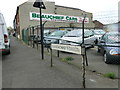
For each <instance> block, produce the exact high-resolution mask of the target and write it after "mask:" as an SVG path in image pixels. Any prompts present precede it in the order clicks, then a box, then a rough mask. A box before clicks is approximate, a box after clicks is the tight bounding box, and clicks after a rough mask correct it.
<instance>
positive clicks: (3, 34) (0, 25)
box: [0, 13, 10, 54]
mask: <svg viewBox="0 0 120 90" xmlns="http://www.w3.org/2000/svg"><path fill="white" fill-rule="evenodd" d="M0 52H2V54H10V39H9V35H8V31H7V26H6V23H5V20H4V17H3V14H2V13H0Z"/></svg>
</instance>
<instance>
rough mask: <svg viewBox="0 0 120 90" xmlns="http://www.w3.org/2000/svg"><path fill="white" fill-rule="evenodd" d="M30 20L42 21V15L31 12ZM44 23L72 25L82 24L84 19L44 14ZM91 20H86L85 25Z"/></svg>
mask: <svg viewBox="0 0 120 90" xmlns="http://www.w3.org/2000/svg"><path fill="white" fill-rule="evenodd" d="M30 20H40V14H39V13H35V12H30ZM42 20H43V21H56V22H72V23H82V20H83V17H76V16H65V15H56V14H44V13H43V14H42ZM88 22H89V19H88V18H86V20H85V23H88Z"/></svg>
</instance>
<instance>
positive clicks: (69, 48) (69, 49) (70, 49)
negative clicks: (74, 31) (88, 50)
mask: <svg viewBox="0 0 120 90" xmlns="http://www.w3.org/2000/svg"><path fill="white" fill-rule="evenodd" d="M51 48H52V49H54V50H59V51H65V52H70V53H75V54H81V46H71V45H62V44H51Z"/></svg>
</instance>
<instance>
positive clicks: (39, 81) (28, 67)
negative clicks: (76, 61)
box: [2, 37, 118, 88]
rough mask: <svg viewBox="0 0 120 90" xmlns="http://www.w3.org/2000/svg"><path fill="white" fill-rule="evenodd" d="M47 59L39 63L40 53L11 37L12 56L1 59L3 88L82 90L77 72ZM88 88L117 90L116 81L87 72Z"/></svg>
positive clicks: (63, 64) (65, 64)
mask: <svg viewBox="0 0 120 90" xmlns="http://www.w3.org/2000/svg"><path fill="white" fill-rule="evenodd" d="M53 60H54V67H53V68H51V67H50V56H49V55H46V56H45V59H44V60H41V55H40V53H39V52H38V51H37V50H35V49H33V48H30V47H28V46H27V45H25V44H23V43H22V42H21V41H19V40H17V39H16V38H13V37H11V54H10V55H7V56H3V59H2V61H3V63H2V71H3V72H2V75H3V78H2V80H3V83H2V84H3V86H2V87H3V88H83V86H82V80H83V79H82V71H81V70H80V69H79V68H76V67H74V66H73V65H69V64H67V63H63V62H61V61H59V59H58V58H57V57H53ZM86 87H87V88H118V80H111V79H108V78H104V77H101V76H100V75H96V74H94V73H91V72H86Z"/></svg>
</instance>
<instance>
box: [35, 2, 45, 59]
mask: <svg viewBox="0 0 120 90" xmlns="http://www.w3.org/2000/svg"><path fill="white" fill-rule="evenodd" d="M33 7H36V8H39V12H40V30H41V55H42V60H43V59H44V47H43V26H42V11H41V9H46V7H45V5H44V3H43V1H42V0H36V1H35V2H34V4H33Z"/></svg>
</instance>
